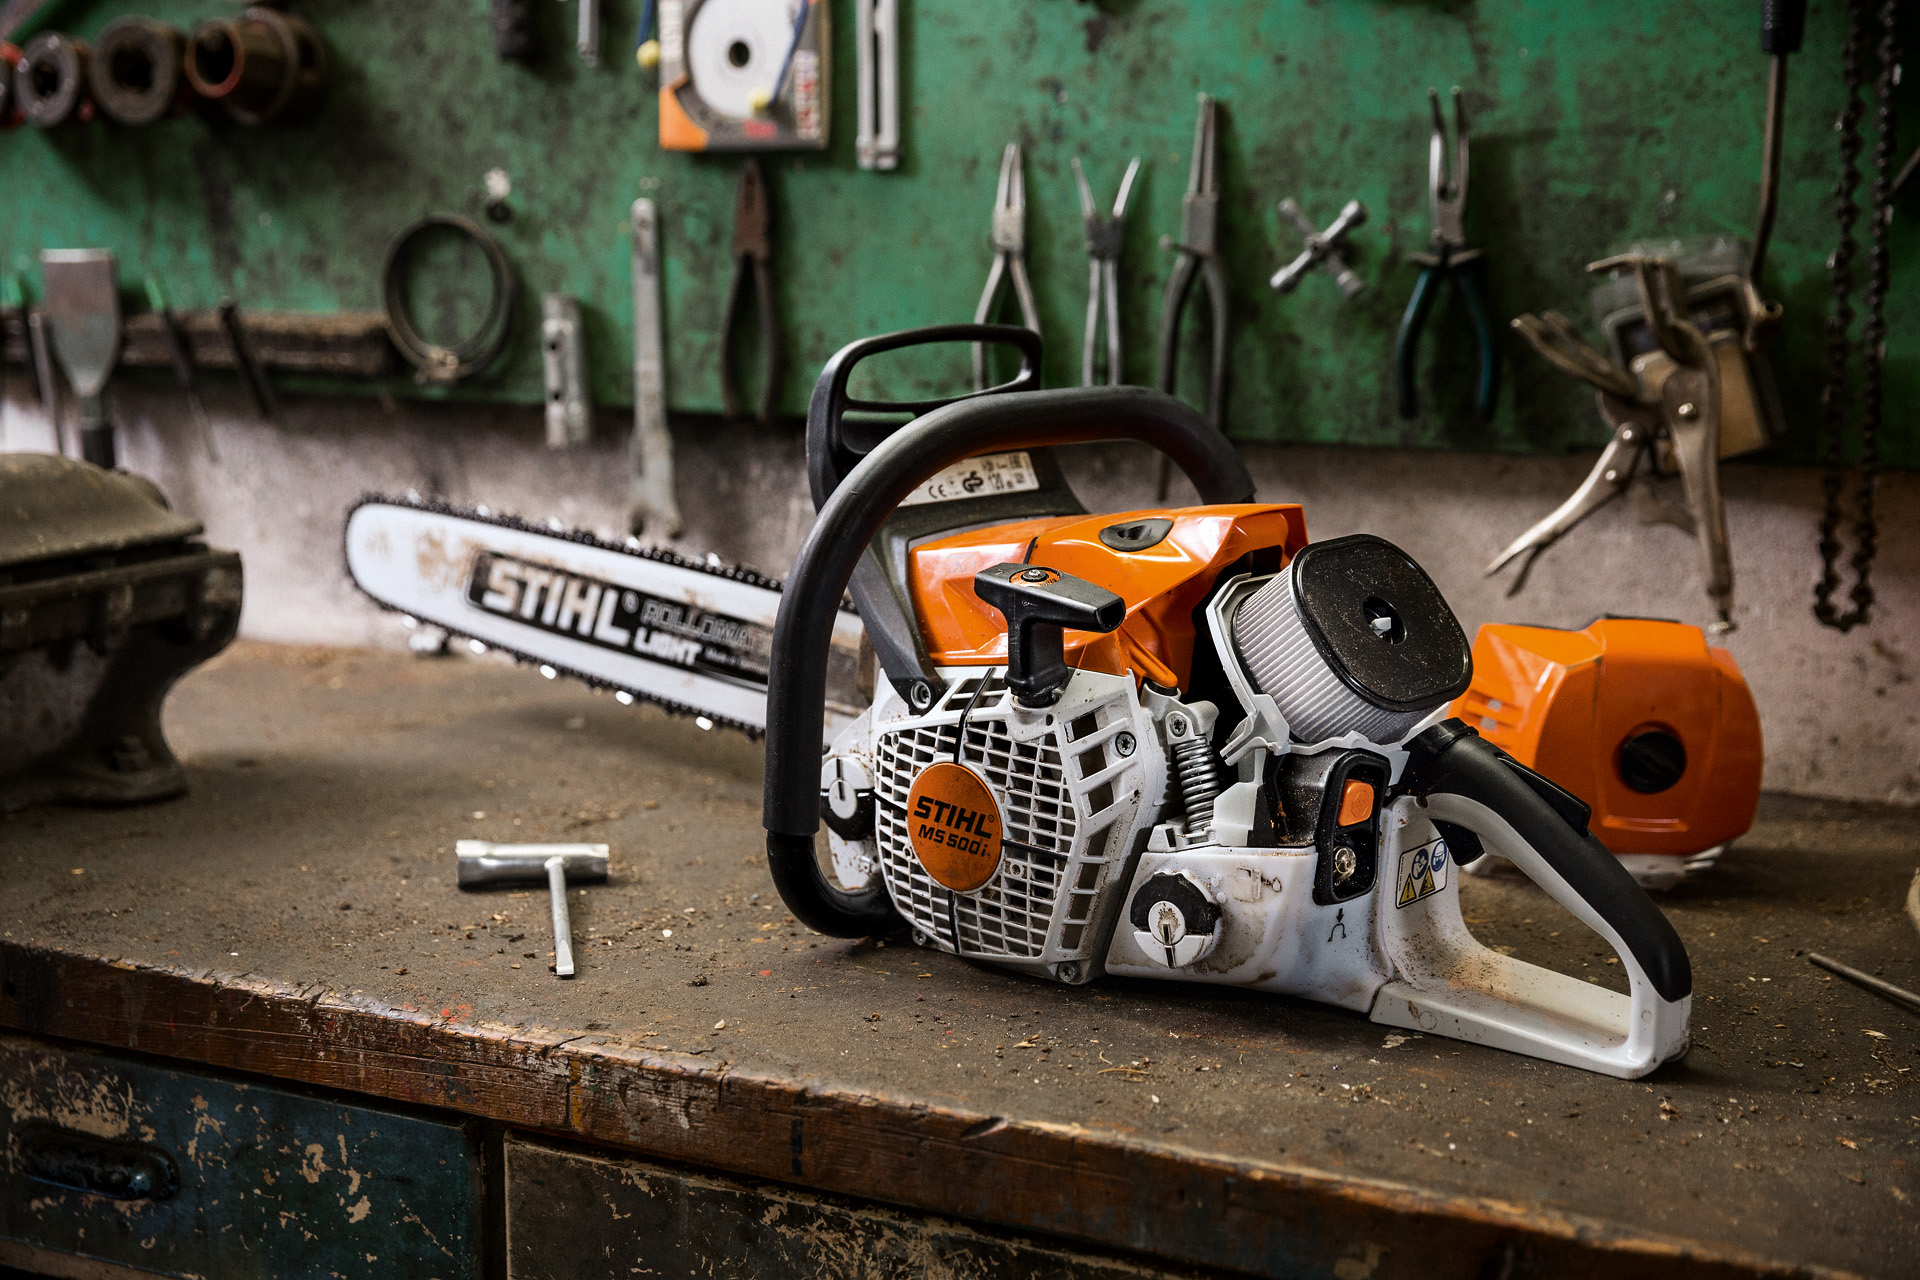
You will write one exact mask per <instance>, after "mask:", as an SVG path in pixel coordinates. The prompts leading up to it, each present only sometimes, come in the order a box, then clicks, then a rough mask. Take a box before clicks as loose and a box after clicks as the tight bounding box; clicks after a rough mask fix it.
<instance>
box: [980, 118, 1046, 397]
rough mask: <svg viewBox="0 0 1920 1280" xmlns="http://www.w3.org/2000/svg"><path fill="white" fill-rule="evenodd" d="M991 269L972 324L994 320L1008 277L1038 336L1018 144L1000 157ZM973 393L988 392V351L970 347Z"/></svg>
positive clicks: (1025, 317)
mask: <svg viewBox="0 0 1920 1280" xmlns="http://www.w3.org/2000/svg"><path fill="white" fill-rule="evenodd" d="M989 243H990V244H992V246H993V266H992V267H991V268H990V269H989V270H988V271H987V287H986V288H985V289H984V290H983V291H982V292H981V294H980V305H979V306H978V307H975V308H974V311H973V322H974V323H975V324H985V323H987V321H989V320H991V319H992V318H993V308H994V305H995V304H996V303H997V302H998V301H999V294H1000V285H1001V283H1002V282H1003V281H1004V280H1006V279H1008V278H1009V277H1011V278H1012V280H1013V293H1014V296H1015V297H1016V298H1018V299H1019V301H1020V323H1021V324H1023V325H1025V326H1026V327H1027V328H1029V329H1031V330H1033V331H1034V332H1035V333H1038V332H1040V308H1038V307H1037V306H1035V305H1034V302H1033V286H1032V285H1031V284H1029V283H1028V282H1027V180H1026V178H1025V176H1024V175H1023V174H1022V173H1021V172H1020V144H1019V143H1017V142H1009V143H1008V144H1007V149H1006V150H1005V151H1003V152H1001V154H1000V188H999V190H998V191H997V192H995V194H994V197H993V233H992V235H991V236H990V237H989ZM973 389H974V390H975V391H985V390H986V389H987V349H986V347H985V346H983V345H982V344H980V343H978V342H976V343H974V344H973Z"/></svg>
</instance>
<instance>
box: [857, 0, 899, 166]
mask: <svg viewBox="0 0 1920 1280" xmlns="http://www.w3.org/2000/svg"><path fill="white" fill-rule="evenodd" d="M854 24H855V25H854V29H855V31H856V33H857V37H858V46H857V47H858V50H859V54H858V60H857V67H858V70H859V80H860V83H859V91H858V94H857V97H856V102H857V105H858V107H859V113H860V120H859V128H858V133H857V135H856V137H855V139H854V154H855V155H856V156H857V157H858V158H859V162H860V167H861V168H862V169H897V168H899V167H900V8H899V0H856V3H855V4H854Z"/></svg>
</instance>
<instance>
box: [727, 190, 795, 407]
mask: <svg viewBox="0 0 1920 1280" xmlns="http://www.w3.org/2000/svg"><path fill="white" fill-rule="evenodd" d="M771 223H772V217H771V214H770V213H769V211H768V208H767V183H766V179H765V178H764V177H762V176H761V173H760V162H759V161H758V160H755V159H753V158H752V157H748V159H747V161H746V163H745V164H742V165H741V166H740V185H739V186H738V187H737V188H736V189H735V192H734V203H733V279H732V281H730V282H729V283H728V285H727V309H726V311H725V313H724V314H723V316H722V318H721V334H720V398H721V402H722V403H723V404H724V405H725V406H726V410H727V416H728V417H729V418H738V417H739V416H740V405H739V402H738V401H737V400H736V399H735V398H734V393H733V351H732V348H733V342H732V338H733V313H734V310H735V308H736V307H738V306H739V304H740V295H741V293H742V292H743V286H744V285H745V284H746V281H747V275H748V273H749V272H751V273H752V275H753V289H754V293H755V295H756V297H757V299H758V301H759V310H760V356H761V361H762V365H763V367H762V369H761V374H760V376H761V382H760V407H759V409H758V411H757V412H756V413H755V414H754V417H755V418H756V419H757V420H759V421H760V422H762V423H767V422H771V421H772V420H773V395H774V389H775V387H777V386H778V385H779V382H780V369H781V352H780V327H779V324H778V323H777V320H776V317H775V314H774V307H773V275H772V272H771V266H772V262H773V239H772V236H771V235H770V232H769V228H770V226H771Z"/></svg>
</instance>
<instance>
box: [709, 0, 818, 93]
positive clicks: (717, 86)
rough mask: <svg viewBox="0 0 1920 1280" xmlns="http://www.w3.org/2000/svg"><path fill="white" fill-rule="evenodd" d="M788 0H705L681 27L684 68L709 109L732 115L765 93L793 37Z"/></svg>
mask: <svg viewBox="0 0 1920 1280" xmlns="http://www.w3.org/2000/svg"><path fill="white" fill-rule="evenodd" d="M795 12H796V11H795V8H794V5H793V3H792V0H707V3H706V4H703V5H701V6H700V10H699V12H697V13H696V14H694V17H693V24H692V26H691V27H690V28H689V29H688V31H687V73H688V75H689V76H690V77H691V78H692V80H693V89H694V92H695V93H697V94H699V95H700V100H701V101H702V102H704V103H705V104H706V105H707V106H708V107H710V108H711V109H712V110H714V111H717V112H719V113H720V114H721V115H724V116H731V117H732V118H734V119H736V120H745V119H748V118H750V117H751V116H752V115H753V114H754V100H755V98H756V96H758V95H767V96H771V95H772V93H773V85H774V78H775V77H776V76H778V75H779V74H780V63H781V61H782V60H783V59H785V57H786V56H787V48H788V46H789V45H791V44H792V43H793V23H794V17H795Z"/></svg>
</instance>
